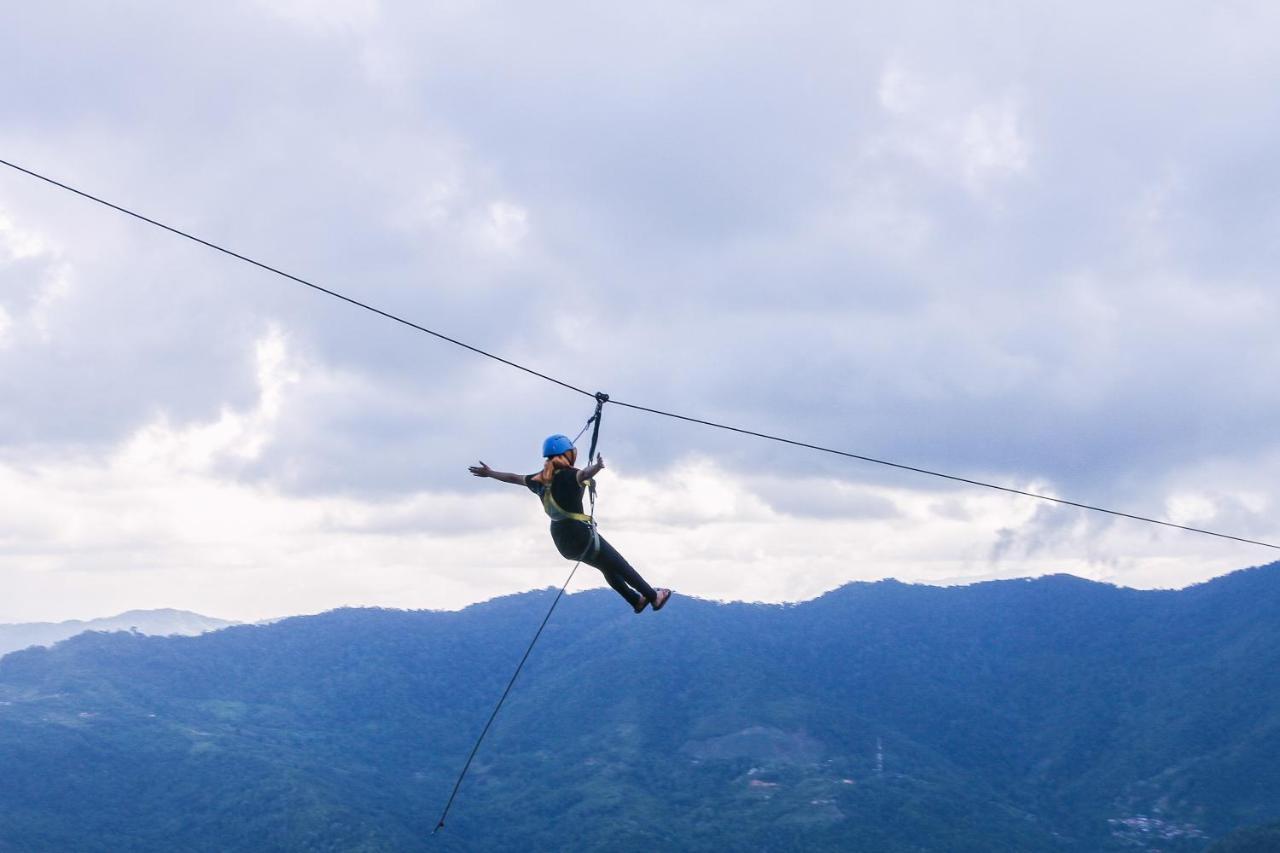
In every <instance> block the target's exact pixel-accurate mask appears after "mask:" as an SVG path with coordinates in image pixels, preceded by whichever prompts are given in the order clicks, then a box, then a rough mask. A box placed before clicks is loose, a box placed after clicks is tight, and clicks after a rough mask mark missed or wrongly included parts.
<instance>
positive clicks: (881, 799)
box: [0, 564, 1280, 853]
mask: <svg viewBox="0 0 1280 853" xmlns="http://www.w3.org/2000/svg"><path fill="white" fill-rule="evenodd" d="M553 595H554V591H541V592H535V593H526V594H522V595H515V596H508V597H504V598H499V599H494V600H492V601H489V602H485V603H484V604H480V605H475V606H473V607H470V608H467V609H466V610H463V611H460V612H429V611H427V612H424V611H418V612H411V611H396V610H350V609H349V610H337V611H332V612H330V613H325V614H320V615H318V616H311V617H296V618H292V619H287V620H284V621H281V622H278V623H275V624H273V625H269V626H238V627H231V628H228V629H226V630H223V631H218V632H216V633H211V634H206V635H203V636H198V637H168V638H157V637H145V636H138V635H134V634H128V633H118V634H94V633H90V634H83V635H81V636H79V637H76V638H74V639H72V640H69V641H67V642H64V643H61V644H59V645H58V646H56V647H54V648H50V649H40V648H37V649H28V650H26V651H22V652H17V653H14V654H11V655H8V656H7V657H5V658H3V659H2V660H0V767H3V768H5V770H4V772H3V773H0V850H5V849H15V850H25V849H36V850H43V849H49V850H62V849H74V850H84V851H95V850H102V851H108V850H122V849H128V850H139V851H149V850H155V851H161V850H173V849H184V850H193V851H196V850H227V849H253V850H339V849H341V850H365V851H398V850H419V849H425V848H426V847H427V843H428V842H427V839H428V836H429V835H430V832H431V830H432V828H433V827H434V823H435V819H436V817H437V816H438V814H439V811H438V810H439V808H440V807H441V806H442V805H443V802H444V799H445V798H446V797H447V795H448V792H449V790H450V787H451V785H452V783H453V779H454V776H455V774H456V773H457V771H458V769H459V767H460V766H461V764H462V761H463V760H464V759H465V758H466V755H467V752H468V750H469V749H470V746H471V744H472V742H473V741H474V738H475V736H476V734H477V733H478V731H479V729H480V727H481V726H482V725H483V722H484V720H485V718H486V717H487V715H488V712H489V711H490V709H491V708H492V705H493V702H494V701H495V700H496V698H497V697H498V695H499V694H500V693H501V692H502V689H503V687H504V685H505V683H506V679H507V678H508V676H509V674H510V672H511V669H512V667H513V666H514V665H515V662H516V661H517V660H519V657H520V654H521V653H522V652H523V650H524V647H525V644H526V643H527V642H528V639H529V636H530V635H531V634H532V632H533V630H534V629H535V628H536V627H537V624H538V622H539V621H540V619H541V617H542V614H543V613H544V612H545V609H546V607H547V605H548V604H549V603H550V601H551V597H552V596H553ZM1278 614H1280V564H1273V565H1271V566H1266V567H1261V568H1257V569H1251V570H1245V571H1241V572H1235V573H1233V574H1231V575H1227V576H1224V577H1221V578H1218V579H1216V580H1214V581H1211V582H1209V583H1205V584H1201V585H1199V586H1195V587H1191V588H1188V589H1184V590H1177V591H1159V590H1156V591H1141V590H1132V589H1124V588H1117V587H1112V586H1108V585H1105V584H1097V583H1091V582H1088V581H1084V580H1081V579H1079V578H1073V577H1070V576H1063V575H1058V576H1050V577H1044V578H1038V579H1035V580H1016V581H996V582H989V583H982V584H975V585H973V586H967V587H946V588H942V587H928V586H913V585H908V584H903V583H898V582H895V581H884V582H879V583H857V584H850V585H848V586H845V587H842V588H840V589H838V590H835V591H833V592H831V593H828V594H826V595H824V596H822V597H820V598H818V599H815V600H813V601H809V602H805V603H803V604H797V605H785V606H778V605H752V604H717V603H713V602H707V601H699V600H696V599H690V598H683V597H682V598H677V599H676V600H675V601H673V603H672V604H671V606H669V607H668V608H666V609H664V610H663V611H662V612H661V613H659V614H653V613H646V614H643V615H641V616H635V615H633V614H632V613H631V612H630V610H629V609H628V608H626V607H625V606H620V605H619V602H618V601H617V598H616V596H615V595H614V594H613V593H611V592H609V591H607V590H598V591H591V592H586V593H581V594H576V595H572V596H569V597H567V598H566V599H564V600H563V602H562V603H561V605H560V608H559V609H558V610H557V611H556V613H555V616H554V618H553V619H552V621H551V622H550V624H549V625H548V627H547V629H546V633H545V634H544V635H543V638H542V640H541V642H540V644H539V646H538V648H537V649H536V650H535V652H534V654H533V656H532V657H531V658H530V660H529V664H528V666H527V667H526V669H525V672H524V674H523V675H522V676H521V678H520V681H519V682H518V683H517V685H516V689H515V691H514V692H513V693H512V695H511V698H510V699H509V701H508V702H507V705H506V706H505V707H504V709H503V712H502V715H501V716H500V717H499V719H498V722H497V723H496V725H495V726H494V729H493V731H492V732H491V733H490V736H489V739H488V740H487V741H486V743H485V745H484V748H483V749H482V750H481V752H480V754H479V755H478V756H477V759H476V763H475V764H474V766H473V767H472V770H471V775H470V776H469V777H468V779H467V781H466V783H465V784H464V785H463V787H462V789H461V791H460V793H459V798H458V800H457V802H456V803H455V806H454V812H453V813H452V814H451V816H450V820H449V825H448V827H447V828H446V829H445V831H444V832H442V833H440V834H439V835H437V836H435V837H434V838H431V839H430V841H429V844H430V846H431V849H438V850H441V851H453V850H609V851H646V853H647V852H648V851H653V850H664V851H683V850H687V851H723V850H733V851H737V850H743V851H792V850H794V851H867V853H872V851H875V853H908V851H911V853H927V851H937V853H943V851H946V853H998V851H1007V853H1028V851H1031V852H1032V853H1034V851H1057V852H1058V853H1099V851H1162V853H1200V852H1201V851H1205V850H1206V849H1207V848H1209V847H1210V845H1211V844H1213V843H1214V840H1215V839H1223V838H1225V837H1226V836H1228V835H1229V834H1230V833H1232V832H1233V831H1235V830H1238V829H1241V828H1243V827H1255V826H1265V825H1266V824H1268V823H1269V822H1272V821H1276V820H1280V771H1278V770H1277V768H1280V615H1278ZM1255 834H1256V833H1255ZM1224 843H1231V842H1227V841H1224ZM6 845H8V846H7V847H6Z"/></svg>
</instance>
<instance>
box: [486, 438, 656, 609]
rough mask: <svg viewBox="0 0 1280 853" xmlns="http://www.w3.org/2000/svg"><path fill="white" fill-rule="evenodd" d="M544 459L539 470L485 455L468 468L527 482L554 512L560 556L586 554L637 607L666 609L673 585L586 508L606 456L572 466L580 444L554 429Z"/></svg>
mask: <svg viewBox="0 0 1280 853" xmlns="http://www.w3.org/2000/svg"><path fill="white" fill-rule="evenodd" d="M542 456H543V459H544V462H543V466H542V470H541V471H539V472H538V473H537V474H508V473H506V472H504V471H495V470H493V469H492V468H490V467H489V466H488V465H486V464H485V463H484V461H481V462H480V464H479V465H472V466H470V467H469V468H468V469H467V470H469V471H470V472H471V473H472V474H474V475H475V476H477V477H488V478H490V479H494V480H498V481H500V482H503V483H511V484H512V485H516V486H524V487H526V488H527V489H529V491H531V492H533V493H534V494H535V495H537V496H538V497H539V498H541V499H542V508H543V509H544V510H545V511H546V513H547V515H548V516H550V517H551V540H552V541H553V542H554V543H555V545H556V549H557V550H558V551H559V552H560V556H562V557H564V558H565V559H567V560H581V561H582V562H584V563H586V564H587V565H588V566H592V567H594V568H597V569H599V570H600V572H601V573H602V574H603V575H604V579H605V580H606V581H607V582H608V584H609V586H611V587H613V588H614V590H616V591H617V593H618V594H619V595H621V596H622V597H623V598H625V599H626V600H627V603H628V604H630V605H631V609H632V610H634V611H635V612H636V613H642V612H644V609H645V608H646V607H653V609H654V610H661V609H662V608H663V605H665V604H666V603H667V599H669V598H670V597H671V590H669V589H654V588H653V587H651V586H649V584H647V583H645V580H644V578H642V577H640V573H639V572H637V571H636V570H635V569H633V568H632V567H631V564H630V563H628V562H627V561H626V559H625V558H624V557H623V556H622V555H621V554H619V553H618V550H617V549H616V548H614V547H613V546H612V545H610V544H609V542H608V540H606V539H605V538H604V537H603V536H601V535H600V533H599V532H598V531H597V530H596V529H595V526H594V525H593V524H592V523H591V517H590V516H588V515H586V514H584V513H583V509H582V492H583V489H584V488H585V487H586V485H587V484H588V483H590V482H591V479H592V478H593V477H595V475H596V474H599V473H600V472H601V471H602V470H603V469H604V457H602V456H597V457H596V460H595V462H592V463H591V464H590V465H588V466H587V467H586V468H582V469H578V468H575V467H573V465H574V462H576V461H577V458H578V450H577V448H575V447H574V446H573V441H572V439H570V438H569V437H568V436H564V435H553V436H550V437H548V438H547V440H546V441H544V442H543V443H542Z"/></svg>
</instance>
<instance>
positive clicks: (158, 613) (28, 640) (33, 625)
mask: <svg viewBox="0 0 1280 853" xmlns="http://www.w3.org/2000/svg"><path fill="white" fill-rule="evenodd" d="M236 624H239V623H237V622H232V621H228V620H226V619H215V618H213V617H211V616H201V615H200V614H199V613H191V612H190V611H187V610H168V609H164V610H129V611H127V612H125V613H121V614H120V615H118V616H107V617H104V618H102V619H88V620H79V619H72V620H69V621H67V622H20V623H17V624H8V625H0V656H3V655H6V654H8V653H9V652H12V651H17V650H18V649H25V648H27V647H28V646H51V645H53V644H54V643H57V642H60V641H62V640H65V639H67V638H69V637H74V636H75V635H76V634H81V633H83V632H85V631H137V632H138V633H140V634H152V635H155V636H160V637H166V636H171V635H174V634H178V635H183V636H192V635H195V634H203V633H205V632H206V631H216V630H218V629H219V628H226V627H227V626H229V625H236Z"/></svg>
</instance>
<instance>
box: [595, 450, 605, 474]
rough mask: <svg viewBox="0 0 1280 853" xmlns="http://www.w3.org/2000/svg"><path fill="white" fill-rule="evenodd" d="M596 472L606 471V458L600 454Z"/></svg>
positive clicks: (597, 459) (597, 456) (597, 458)
mask: <svg viewBox="0 0 1280 853" xmlns="http://www.w3.org/2000/svg"><path fill="white" fill-rule="evenodd" d="M596 470H598V471H603V470H604V457H603V456H601V455H600V454H599V453H597V454H596Z"/></svg>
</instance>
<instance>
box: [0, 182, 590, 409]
mask: <svg viewBox="0 0 1280 853" xmlns="http://www.w3.org/2000/svg"><path fill="white" fill-rule="evenodd" d="M0 164H2V165H5V166H8V167H9V168H10V169H14V170H16V171H18V172H22V173H23V174H25V175H30V176H31V177H33V178H36V179H37V180H41V181H44V182H45V183H47V184H52V185H53V186H55V187H59V188H61V189H64V190H66V191H67V192H71V193H75V194H76V195H78V196H80V197H81V198H87V199H89V201H96V202H97V203H98V204H101V205H103V206H104V207H109V208H111V209H112V210H116V211H119V212H120V213H123V214H125V215H126V216H132V217H133V218H134V219H140V220H142V221H143V222H145V223H147V224H148V225H154V226H155V227H157V228H162V229H164V230H165V231H168V232H169V233H170V234H177V235H178V236H179V237H185V238H187V239H188V240H191V241H192V242H194V243H199V244H200V245H201V246H207V247H209V248H210V249H213V250H214V251H215V252H221V253H222V254H224V255H230V256H231V257H233V258H235V259H236V260H238V261H244V262H245V263H246V264H251V265H253V266H255V267H258V268H259V269H264V270H266V271H267V272H270V273H275V274H276V275H278V276H281V277H283V278H287V279H289V280H290V281H293V282H297V283H298V284H301V285H305V286H306V287H309V288H311V289H312V290H317V291H319V292H320V293H323V294H326V295H327V296H332V297H333V298H334V299H341V300H342V301H343V302H347V303H349V304H351V305H355V306H356V307H357V308H363V309H364V310H366V311H370V312H372V313H374V314H377V315H379V316H382V317H386V318H387V319H388V320H394V321H395V322H397V323H400V324H402V325H405V326H408V327H409V328H411V329H417V330H418V331H419V332H426V333H427V334H428V335H434V336H435V337H437V338H439V339H440V340H442V341H448V342H449V343H451V344H454V345H455V346H460V347H462V348H463V349H468V350H471V351H472V352H473V353H476V354H477V355H482V356H484V357H485V358H491V359H493V360H494V361H499V362H502V363H503V364H505V365H507V366H508V367H514V368H515V369H516V370H523V371H524V372H525V373H530V374H532V375H534V376H536V377H538V378H539V379H545V380H547V381H548V382H554V383H555V384H557V385H559V386H561V387H562V388H568V389H569V390H570V391H577V392H578V393H579V394H582V395H584V396H587V397H593V396H595V395H594V394H592V393H591V392H590V391H585V390H583V389H581V388H579V387H577V386H576V385H570V384H569V383H568V382H563V381H561V380H559V379H556V378H555V377H554V376H548V375H547V374H545V373H539V372H538V371H536V370H534V369H532V368H530V367H525V366H524V365H523V364H517V363H516V362H514V361H511V360H509V359H505V358H503V357H502V356H499V355H494V354H493V353H491V352H486V351H485V350H482V349H480V348H479V347H475V346H472V345H471V344H468V343H463V342H462V341H460V340H458V339H457V338H451V337H449V336H448V335H446V334H442V333H441V332H437V331H435V330H434V329H428V328H427V327H426V326H420V325H418V324H417V323H415V322H413V321H412V320H406V319H405V318H403V317H400V316H397V315H395V314H392V313H391V312H390V311H383V310H382V309H381V308H375V307H373V306H372V305H369V304H368V303H365V302H361V301H360V300H358V299H353V298H351V297H350V296H345V295H343V294H341V293H339V292H338V291H336V290H330V289H329V288H327V287H322V286H321V285H318V284H316V283H315V282H313V281H307V280H306V279H305V278H302V277H300V276H296V275H294V274H293V273H288V272H285V271H284V270H282V269H278V268H277V267H273V266H271V265H270V264H265V263H263V262H262V261H256V260H254V259H253V258H250V257H249V256H247V255H242V254H240V253H239V252H235V251H232V250H231V249H228V248H225V247H223V246H219V245H218V244H217V243H213V242H211V241H209V240H205V239H204V238H203V237H197V236H196V235H194V234H191V233H188V232H186V231H183V230H181V229H180V228H174V227H173V226H172V225H165V224H164V223H163V222H159V221H157V220H155V219H152V218H151V217H149V216H143V215H142V214H141V213H137V212H135V211H132V210H130V209H129V208H127V207H121V206H120V205H118V204H115V203H114V202H110V201H107V200H106V199H104V198H99V197H98V196H96V195H91V194H89V193H87V192H85V191H84V190H78V189H76V188H75V187H73V186H70V185H68V184H64V183H62V182H61V181H55V180H54V179H53V178H49V177H46V176H44V175H42V174H40V173H39V172H33V171H31V170H30V169H25V168H23V167H22V166H19V165H17V164H16V163H10V162H9V161H8V160H3V159H0Z"/></svg>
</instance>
